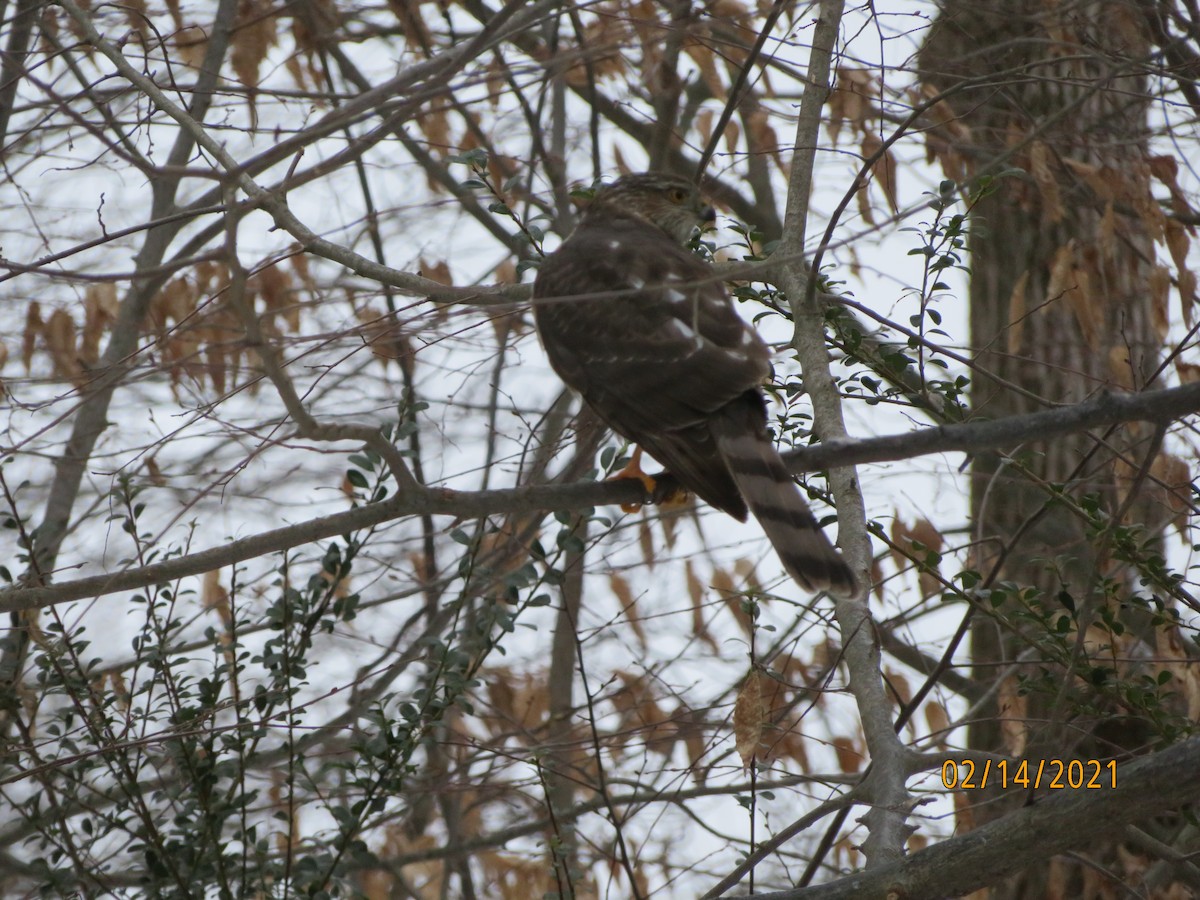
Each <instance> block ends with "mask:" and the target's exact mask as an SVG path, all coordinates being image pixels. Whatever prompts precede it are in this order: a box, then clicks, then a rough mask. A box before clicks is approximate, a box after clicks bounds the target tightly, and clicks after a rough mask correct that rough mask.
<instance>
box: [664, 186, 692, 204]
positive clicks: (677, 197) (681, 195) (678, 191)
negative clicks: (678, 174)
mask: <svg viewBox="0 0 1200 900" xmlns="http://www.w3.org/2000/svg"><path fill="white" fill-rule="evenodd" d="M687 196H688V194H687V191H685V190H684V189H683V188H671V189H670V190H669V191H667V197H668V198H669V199H670V201H671V202H672V203H682V202H683V201H684V200H686V199H687Z"/></svg>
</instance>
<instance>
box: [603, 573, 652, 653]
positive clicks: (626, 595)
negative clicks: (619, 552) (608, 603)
mask: <svg viewBox="0 0 1200 900" xmlns="http://www.w3.org/2000/svg"><path fill="white" fill-rule="evenodd" d="M608 586H609V589H610V590H611V591H612V592H613V593H614V594H615V595H616V597H617V602H618V603H619V604H621V612H622V613H624V614H625V618H626V620H627V621H628V622H629V627H630V628H632V629H633V633H634V634H635V635H637V639H638V644H640V645H641V648H642V649H643V650H645V649H646V632H645V630H644V629H643V628H642V618H641V616H640V615H638V608H637V598H636V597H635V596H634V595H633V588H632V587H631V586H630V584H629V581H628V579H626V578H625V576H623V575H620V574H618V573H617V572H613V573H611V574H610V575H609V576H608Z"/></svg>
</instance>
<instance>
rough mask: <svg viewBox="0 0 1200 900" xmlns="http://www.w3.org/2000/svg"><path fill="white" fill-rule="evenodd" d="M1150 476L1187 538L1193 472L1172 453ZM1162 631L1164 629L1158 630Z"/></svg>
mask: <svg viewBox="0 0 1200 900" xmlns="http://www.w3.org/2000/svg"><path fill="white" fill-rule="evenodd" d="M1150 475H1151V476H1152V477H1153V478H1154V479H1155V481H1156V482H1157V483H1159V484H1160V485H1162V489H1163V494H1164V495H1165V496H1164V497H1163V502H1164V503H1166V505H1167V508H1168V509H1169V510H1170V511H1171V524H1172V525H1173V526H1175V530H1176V531H1178V532H1179V535H1180V537H1187V534H1186V532H1187V526H1188V517H1189V515H1190V513H1191V511H1192V507H1191V494H1192V470H1191V466H1189V465H1188V463H1187V461H1186V460H1183V459H1180V458H1179V457H1178V456H1172V455H1171V454H1170V453H1159V454H1158V456H1156V457H1154V462H1152V463H1151V464H1150ZM1158 630H1159V631H1162V630H1163V629H1158Z"/></svg>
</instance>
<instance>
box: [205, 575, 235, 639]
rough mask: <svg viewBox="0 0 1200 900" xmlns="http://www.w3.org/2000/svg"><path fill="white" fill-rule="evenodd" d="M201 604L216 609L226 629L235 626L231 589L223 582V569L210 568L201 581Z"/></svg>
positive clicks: (206, 607)
mask: <svg viewBox="0 0 1200 900" xmlns="http://www.w3.org/2000/svg"><path fill="white" fill-rule="evenodd" d="M200 605H201V606H203V607H204V608H205V609H208V610H215V611H216V613H217V615H218V616H219V617H220V619H221V624H222V625H224V626H225V630H226V631H229V629H230V628H231V627H233V609H232V608H231V607H230V605H229V591H228V590H226V589H225V587H224V586H223V585H222V584H221V570H220V569H210V570H209V571H207V572H205V573H204V578H203V579H201V582H200Z"/></svg>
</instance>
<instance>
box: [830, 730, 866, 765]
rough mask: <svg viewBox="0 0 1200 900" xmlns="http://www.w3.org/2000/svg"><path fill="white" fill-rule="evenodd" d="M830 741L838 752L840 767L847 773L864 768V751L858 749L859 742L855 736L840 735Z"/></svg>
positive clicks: (835, 751)
mask: <svg viewBox="0 0 1200 900" xmlns="http://www.w3.org/2000/svg"><path fill="white" fill-rule="evenodd" d="M829 743H830V744H831V745H832V746H833V751H834V753H836V754H837V760H838V768H839V769H841V770H842V771H843V772H846V773H847V774H849V773H851V772H858V771H860V770H861V769H862V764H863V755H862V751H860V750H859V749H858V744H857V742H856V741H855V740H854V739H853V738H850V737H846V736H845V735H838V736H836V737H834V738H833V739H832V740H831V741H830V742H829Z"/></svg>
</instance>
